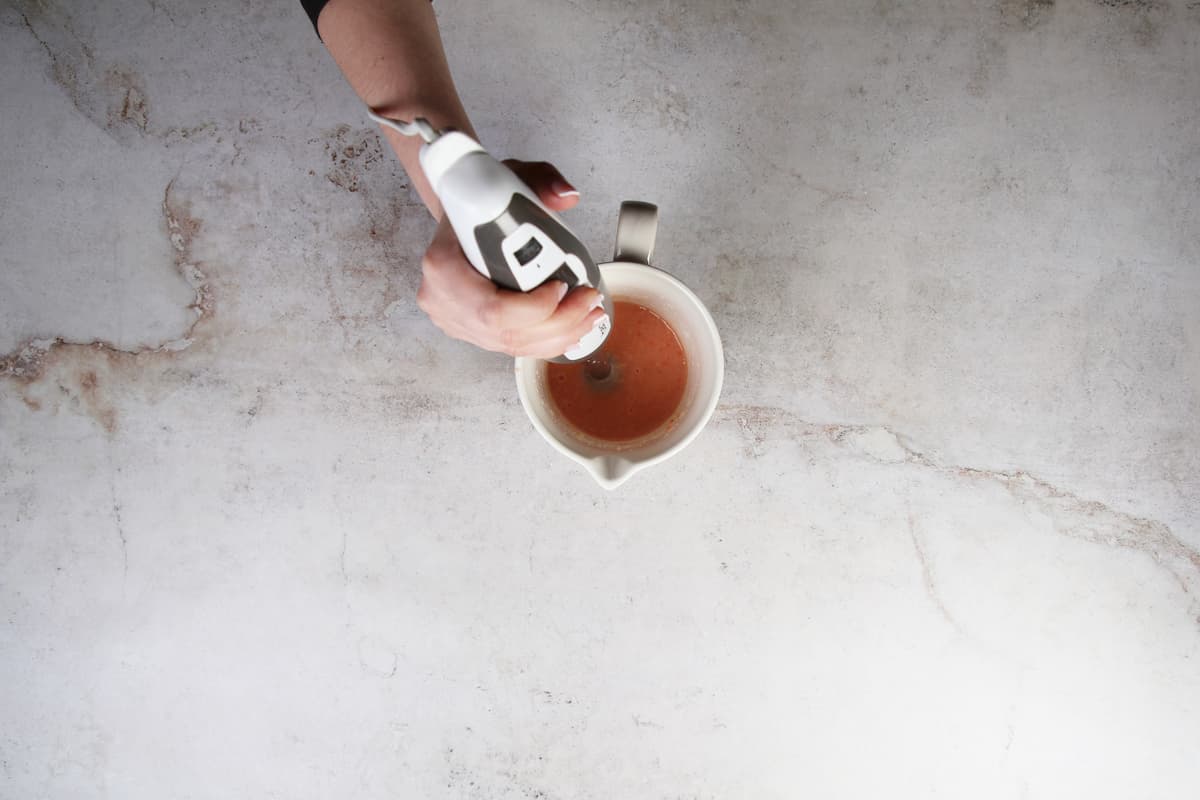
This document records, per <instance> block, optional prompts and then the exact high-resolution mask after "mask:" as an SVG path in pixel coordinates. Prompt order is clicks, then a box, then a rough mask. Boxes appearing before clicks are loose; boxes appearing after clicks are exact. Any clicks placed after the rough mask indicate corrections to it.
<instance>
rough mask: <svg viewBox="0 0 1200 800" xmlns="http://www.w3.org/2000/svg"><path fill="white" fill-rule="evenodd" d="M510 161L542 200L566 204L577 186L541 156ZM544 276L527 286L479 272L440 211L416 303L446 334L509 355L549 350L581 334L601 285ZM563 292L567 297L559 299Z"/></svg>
mask: <svg viewBox="0 0 1200 800" xmlns="http://www.w3.org/2000/svg"><path fill="white" fill-rule="evenodd" d="M504 163H505V164H507V165H508V167H509V168H510V169H511V170H512V171H513V172H515V173H517V175H518V176H519V177H520V178H521V180H523V181H525V183H526V184H528V185H529V187H530V188H531V189H533V190H534V191H535V192H536V193H537V196H538V199H540V200H541V201H542V202H543V203H544V204H545V205H546V207H547V208H549V209H551V210H553V211H564V210H566V209H568V208H573V207H574V206H575V205H576V204H577V203H578V202H579V192H577V191H575V189H573V188H572V187H571V185H570V184H569V183H567V181H566V180H565V179H564V178H563V176H562V175H561V174H559V172H558V170H557V169H555V168H554V167H553V166H552V165H550V164H547V163H545V162H537V163H534V162H528V161H515V160H509V161H506V162H504ZM566 292H567V285H566V284H565V283H562V282H561V281H547V282H546V283H544V284H542V285H541V286H539V287H537V288H536V289H534V290H533V291H532V292H514V291H509V290H508V289H501V288H500V287H498V286H496V284H494V283H492V282H491V281H490V280H488V279H487V278H485V277H483V276H482V275H480V274H479V273H478V272H477V271H476V270H475V268H474V267H473V266H471V263H470V262H469V261H467V257H466V256H465V255H463V251H462V248H461V247H459V244H458V239H457V238H456V237H455V235H454V229H453V228H451V227H450V222H449V221H448V220H447V219H446V218H445V217H444V216H443V217H442V221H441V222H440V223H439V224H438V228H437V232H436V233H434V235H433V241H432V242H430V243H429V248H428V249H427V250H426V251H425V257H424V258H423V259H421V288H420V290H419V291H418V292H417V306H418V307H420V309H421V310H422V311H424V312H425V313H426V314H428V315H429V318H430V319H431V320H432V321H433V324H434V325H437V326H438V327H439V328H441V329H442V331H443V332H444V333H445V334H446V335H447V336H451V337H453V338H455V339H461V340H463V341H464V342H470V343H471V344H473V345H476V346H478V347H482V348H483V349H485V350H491V351H494V352H497V353H507V354H508V355H510V356H533V357H535V358H554V357H555V356H560V355H562V354H563V353H564V352H566V351H567V350H568V349H570V348H571V346H572V345H574V344H575V343H576V342H578V341H579V339H580V338H582V337H583V335H584V334H586V333H587V332H588V331H590V330H591V329H592V326H593V325H594V324H595V323H596V321H597V320H599V319H600V317H602V316H604V309H603V308H601V307H600V302H601V298H600V293H599V292H597V291H596V290H595V289H592V288H589V287H580V288H578V289H575V290H574V291H572V292H571V293H570V295H567V294H566ZM564 298H565V299H564Z"/></svg>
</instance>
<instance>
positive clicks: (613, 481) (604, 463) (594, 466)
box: [587, 455, 637, 491]
mask: <svg viewBox="0 0 1200 800" xmlns="http://www.w3.org/2000/svg"><path fill="white" fill-rule="evenodd" d="M587 467H588V471H589V472H591V473H592V477H593V478H595V479H596V483H598V484H600V485H601V486H602V487H604V488H605V489H608V490H609V491H612V490H613V489H615V488H617V487H618V486H620V485H621V484H622V483H624V482H625V481H627V480H629V476H631V475H633V473H634V472H636V471H637V464H636V463H635V462H633V461H630V460H629V459H627V458H623V457H621V456H619V455H604V456H597V457H596V458H593V459H592V460H591V461H590V462H589V463H588V465H587Z"/></svg>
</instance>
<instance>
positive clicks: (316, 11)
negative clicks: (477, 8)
mask: <svg viewBox="0 0 1200 800" xmlns="http://www.w3.org/2000/svg"><path fill="white" fill-rule="evenodd" d="M328 2H329V0H300V5H302V6H304V11H305V13H307V14H308V18H309V19H311V20H312V24H313V30H314V31H317V17H319V16H321V9H323V8H325V4H326V3H328ZM430 2H433V0H430ZM320 35H321V32H320V31H317V36H320Z"/></svg>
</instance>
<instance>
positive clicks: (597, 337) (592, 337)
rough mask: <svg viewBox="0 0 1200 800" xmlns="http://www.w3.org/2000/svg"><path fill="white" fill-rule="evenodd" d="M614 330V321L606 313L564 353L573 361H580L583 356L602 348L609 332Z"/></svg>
mask: <svg viewBox="0 0 1200 800" xmlns="http://www.w3.org/2000/svg"><path fill="white" fill-rule="evenodd" d="M610 330H612V322H611V321H610V320H609V318H608V314H605V315H604V316H603V317H601V318H600V319H598V320H596V324H595V325H593V326H592V329H591V330H590V331H588V332H587V333H585V334H584V335H583V338H582V339H580V340H579V341H578V342H577V343H576V344H575V346H574V347H572V348H571V349H570V350H568V351H567V352H565V353H563V355H564V356H566V357H567V358H569V359H571V360H572V361H578V360H579V359H581V358H585V357H587V356H590V355H591V354H592V353H594V352H596V351H597V350H599V349H600V345H602V344H604V340H605V339H607V338H608V332H609V331H610Z"/></svg>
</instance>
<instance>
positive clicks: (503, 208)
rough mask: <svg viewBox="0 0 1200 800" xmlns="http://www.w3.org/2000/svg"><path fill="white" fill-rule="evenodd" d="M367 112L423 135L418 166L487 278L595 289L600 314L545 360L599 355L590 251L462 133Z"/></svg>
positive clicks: (508, 284) (607, 319)
mask: <svg viewBox="0 0 1200 800" xmlns="http://www.w3.org/2000/svg"><path fill="white" fill-rule="evenodd" d="M369 113H370V117H371V119H373V120H375V121H376V122H378V123H379V124H380V125H383V126H385V127H387V128H390V129H392V130H394V131H396V132H398V133H401V134H403V135H405V136H420V137H421V138H422V139H424V140H425V144H423V145H421V153H420V159H421V169H422V170H424V172H425V177H426V178H427V179H428V180H429V183H430V185H431V186H432V187H433V191H434V193H435V194H436V195H437V196H438V199H439V200H441V201H442V208H443V210H444V211H445V212H446V216H447V217H448V218H449V219H450V225H451V226H452V227H453V228H454V233H455V235H457V236H458V242H459V245H460V246H461V247H462V250H463V253H465V254H466V256H467V260H468V261H470V262H471V266H473V267H475V269H476V270H478V271H479V272H480V273H481V274H482V275H483V276H484V277H485V278H488V279H490V280H491V281H492V282H493V283H495V284H496V285H498V286H501V287H503V288H505V289H511V290H513V291H518V292H529V291H532V290H534V289H536V288H537V287H538V286H541V285H542V284H543V283H545V282H546V281H549V280H555V281H562V282H563V283H565V284H566V285H567V288H568V290H570V289H574V288H575V287H577V286H590V287H592V288H593V289H595V290H596V291H598V292H600V294H601V295H602V296H603V298H604V312H605V315H604V316H603V317H601V318H600V319H599V320H598V321H597V322H596V324H595V326H594V327H593V328H592V330H591V331H589V332H588V333H586V334H584V336H583V338H582V339H580V340H579V341H578V342H577V343H576V344H575V345H573V346H572V347H571V348H569V349H568V350H567V351H566V352H565V353H563V354H562V355H561V356H559V357H557V358H552V359H550V360H551V361H556V362H559V363H572V362H576V361H582V360H584V359H586V358H587V357H588V356H590V355H592V354H593V353H594V352H596V350H598V349H599V348H600V345H602V344H604V341H605V340H606V339H607V338H608V334H609V331H610V330H612V318H613V306H612V298H610V297H609V296H608V293H607V292H606V291H605V290H604V281H603V280H602V279H601V277H600V269H599V268H598V267H597V266H596V262H595V261H593V260H592V257H591V255H590V254H589V253H588V251H587V248H586V247H584V246H583V244H582V243H581V242H580V241H579V239H577V238H576V237H575V234H573V233H571V230H570V229H569V228H567V226H566V225H564V224H563V222H562V220H560V219H559V218H558V215H557V214H555V213H554V212H553V211H551V210H550V209H548V208H546V207H545V206H544V205H542V202H541V201H540V200H539V199H538V196H537V193H536V192H534V191H533V190H532V189H530V188H529V187H528V186H527V185H526V184H525V182H524V181H522V180H521V179H520V178H518V177H517V176H516V174H515V173H514V172H513V171H512V170H511V169H509V168H508V167H506V166H504V164H502V163H500V162H499V161H497V160H496V159H495V158H493V157H492V156H491V155H490V154H489V153H488V152H487V151H486V150H484V149H483V146H482V145H480V144H479V142H477V141H475V140H474V139H472V138H471V137H470V136H467V135H466V134H465V133H461V132H459V131H444V132H443V131H438V130H436V129H435V128H434V127H433V126H432V125H431V124H429V121H428V120H426V119H424V118H421V117H418V118H417V119H415V120H413V121H412V122H402V121H400V120H394V119H388V118H387V117H382V116H380V115H378V114H376V113H375V112H374V111H370V112H369ZM605 372H607V368H605Z"/></svg>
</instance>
